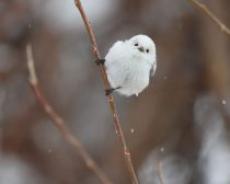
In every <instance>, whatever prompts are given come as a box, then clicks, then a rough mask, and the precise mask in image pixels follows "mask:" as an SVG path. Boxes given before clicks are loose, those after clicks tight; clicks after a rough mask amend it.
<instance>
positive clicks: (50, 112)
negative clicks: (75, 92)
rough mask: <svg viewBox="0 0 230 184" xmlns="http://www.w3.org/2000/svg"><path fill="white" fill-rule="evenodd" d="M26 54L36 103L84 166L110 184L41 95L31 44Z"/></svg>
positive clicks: (104, 183)
mask: <svg viewBox="0 0 230 184" xmlns="http://www.w3.org/2000/svg"><path fill="white" fill-rule="evenodd" d="M26 56H27V67H28V71H29V82H30V85H31V87H32V89H33V92H34V94H35V96H36V98H37V101H38V103H39V104H40V105H41V106H42V108H43V110H44V111H45V112H46V114H47V115H48V116H49V117H50V119H52V123H53V124H54V126H55V127H57V129H58V130H59V132H60V133H61V135H62V136H63V138H64V139H65V141H66V142H67V143H69V144H70V145H71V146H73V147H74V148H75V151H76V152H78V153H79V155H80V156H81V157H82V159H83V160H84V162H85V164H86V166H87V167H88V168H89V169H90V170H91V171H92V172H93V173H95V175H96V176H97V177H98V178H99V179H100V181H101V183H103V184H112V182H111V181H110V180H109V178H108V177H107V176H106V175H105V174H104V172H103V171H102V170H101V169H100V168H99V167H98V166H97V164H96V162H95V161H94V160H93V159H92V157H91V156H90V155H89V153H88V152H87V151H86V149H85V148H84V146H83V145H82V144H81V142H80V141H79V139H78V138H76V136H74V135H73V134H72V133H71V131H70V129H69V128H68V127H67V126H66V125H65V122H64V120H63V119H62V117H61V116H60V115H59V114H58V113H57V112H56V111H55V110H54V109H53V107H52V106H51V105H50V104H49V102H48V101H47V99H46V98H45V96H44V95H43V93H42V91H41V89H40V87H39V84H38V79H37V75H36V71H35V67H34V58H33V53H32V47H31V45H29V44H28V45H27V46H26Z"/></svg>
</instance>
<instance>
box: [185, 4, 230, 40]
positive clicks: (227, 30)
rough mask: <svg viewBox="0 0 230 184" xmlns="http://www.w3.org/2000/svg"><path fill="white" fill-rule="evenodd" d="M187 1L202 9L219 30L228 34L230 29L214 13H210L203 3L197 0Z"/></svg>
mask: <svg viewBox="0 0 230 184" xmlns="http://www.w3.org/2000/svg"><path fill="white" fill-rule="evenodd" d="M188 1H190V2H192V3H193V4H195V5H196V6H197V7H198V8H199V9H200V10H202V11H203V12H204V13H205V14H206V15H208V16H209V17H210V18H211V20H212V21H213V22H215V23H216V24H217V26H218V27H219V28H220V30H221V31H223V32H224V33H226V34H227V35H230V29H229V28H228V27H227V26H226V25H225V24H224V23H223V22H221V20H220V19H219V18H218V17H217V16H216V15H215V14H214V13H212V12H211V11H210V10H209V9H208V7H207V6H206V5H205V4H203V3H201V2H199V1H197V0H188Z"/></svg>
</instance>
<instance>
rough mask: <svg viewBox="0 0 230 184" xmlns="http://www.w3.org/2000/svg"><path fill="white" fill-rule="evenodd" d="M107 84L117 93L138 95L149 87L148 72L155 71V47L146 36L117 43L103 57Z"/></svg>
mask: <svg viewBox="0 0 230 184" xmlns="http://www.w3.org/2000/svg"><path fill="white" fill-rule="evenodd" d="M105 68H106V73H107V76H108V80H109V83H110V85H111V87H112V88H113V89H115V91H117V92H118V93H120V94H122V95H125V96H131V95H138V94H139V93H140V92H142V91H143V90H144V89H145V88H146V87H147V86H148V85H149V78H150V72H152V75H153V74H154V73H155V71H156V47H155V44H154V42H153V40H152V39H151V38H149V37H148V36H146V35H136V36H134V37H132V38H130V39H129V40H125V41H117V42H115V43H114V45H113V46H112V47H111V48H110V49H109V52H108V53H107V55H106V56H105Z"/></svg>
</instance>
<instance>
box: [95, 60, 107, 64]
mask: <svg viewBox="0 0 230 184" xmlns="http://www.w3.org/2000/svg"><path fill="white" fill-rule="evenodd" d="M95 63H96V64H97V65H104V63H105V59H97V60H96V61H95Z"/></svg>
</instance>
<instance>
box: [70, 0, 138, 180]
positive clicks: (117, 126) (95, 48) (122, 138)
mask: <svg viewBox="0 0 230 184" xmlns="http://www.w3.org/2000/svg"><path fill="white" fill-rule="evenodd" d="M74 1H75V5H76V7H77V8H78V10H79V12H80V14H81V17H82V19H83V22H84V24H85V28H86V30H87V33H88V35H89V38H90V42H91V45H92V51H93V54H94V56H95V57H96V59H101V55H100V52H99V50H98V46H97V42H96V37H95V34H94V32H93V29H92V26H91V24H90V21H89V19H88V17H87V15H86V13H85V11H84V9H83V7H82V4H81V1H80V0H74ZM99 67H100V73H101V78H102V80H103V84H104V88H105V89H109V87H110V85H109V82H108V78H107V75H106V72H105V68H104V66H102V65H100V66H99ZM107 99H108V103H109V106H110V110H111V113H112V114H113V121H114V127H115V131H116V134H117V136H118V137H119V140H120V142H121V145H122V147H123V151H124V157H125V160H126V165H127V167H128V170H129V174H130V177H131V178H132V182H133V184H138V183H139V182H138V178H137V176H136V173H135V170H134V167H133V163H132V159H131V154H130V151H129V149H128V147H127V143H126V139H125V135H124V132H123V129H122V126H121V123H120V120H119V117H118V113H117V109H116V105H115V101H114V98H113V96H112V95H109V96H108V98H107Z"/></svg>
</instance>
